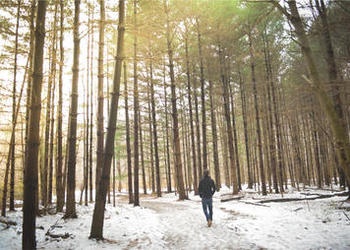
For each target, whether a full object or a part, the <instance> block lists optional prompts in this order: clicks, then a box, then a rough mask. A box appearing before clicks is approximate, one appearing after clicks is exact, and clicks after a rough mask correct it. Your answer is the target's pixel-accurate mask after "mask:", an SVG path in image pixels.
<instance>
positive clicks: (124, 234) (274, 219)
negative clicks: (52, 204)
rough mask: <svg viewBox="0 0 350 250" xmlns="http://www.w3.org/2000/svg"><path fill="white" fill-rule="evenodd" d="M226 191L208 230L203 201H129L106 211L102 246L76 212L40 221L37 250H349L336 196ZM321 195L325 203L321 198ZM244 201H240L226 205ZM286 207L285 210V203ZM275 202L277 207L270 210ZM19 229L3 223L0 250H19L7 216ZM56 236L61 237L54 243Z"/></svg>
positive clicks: (167, 197) (83, 214)
mask: <svg viewBox="0 0 350 250" xmlns="http://www.w3.org/2000/svg"><path fill="white" fill-rule="evenodd" d="M229 193H230V190H228V189H222V190H221V191H220V192H219V193H215V195H214V218H213V225H212V227H210V228H209V227H207V224H206V221H205V217H204V214H203V212H202V207H201V202H200V198H199V197H198V196H194V195H193V194H192V193H191V194H190V195H189V198H190V199H189V200H185V201H178V199H177V196H176V195H175V194H174V193H170V194H163V196H162V197H161V198H156V197H154V196H152V195H147V196H143V197H141V199H140V201H141V206H139V207H134V206H133V205H130V204H128V202H127V196H126V194H119V195H118V196H117V205H116V207H113V206H112V205H110V204H108V205H107V207H106V211H105V222H104V237H105V238H106V240H104V241H95V240H89V239H88V237H89V232H90V227H91V220H92V212H93V207H94V206H93V204H89V205H88V206H81V205H77V212H78V218H77V219H70V220H63V219H62V216H63V214H56V215H47V216H43V217H39V218H38V219H37V232H36V236H37V246H38V249H84V250H87V249H341V250H342V249H350V237H349V235H350V204H349V203H348V202H345V199H346V197H344V196H333V195H336V194H339V193H340V192H336V191H324V190H323V191H322V190H311V189H310V190H303V191H302V192H298V191H296V190H293V191H292V190H289V192H288V193H285V194H284V195H283V197H282V196H281V195H277V194H269V195H267V196H261V195H259V194H258V193H257V192H255V191H253V190H245V191H244V192H242V193H241V194H240V195H239V197H232V196H230V195H228V194H229ZM320 194H322V195H325V196H322V199H310V198H318V197H320ZM228 197H231V198H239V199H233V200H231V199H228ZM284 199H289V201H288V202H282V200H284ZM222 200H224V201H226V202H222ZM273 201H278V202H273ZM6 219H8V220H11V221H13V222H17V225H8V226H6V225H5V224H4V223H0V249H21V231H22V226H21V223H22V212H21V211H20V210H18V211H16V212H8V217H7V218H6ZM48 232H49V234H50V235H52V236H63V237H59V238H54V237H51V236H49V235H48Z"/></svg>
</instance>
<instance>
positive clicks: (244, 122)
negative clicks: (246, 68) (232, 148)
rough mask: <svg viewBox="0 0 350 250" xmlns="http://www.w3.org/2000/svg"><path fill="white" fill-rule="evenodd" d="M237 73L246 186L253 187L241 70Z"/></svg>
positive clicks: (245, 102) (245, 101)
mask: <svg viewBox="0 0 350 250" xmlns="http://www.w3.org/2000/svg"><path fill="white" fill-rule="evenodd" d="M238 74H239V88H240V94H241V102H242V119H243V130H244V146H245V153H246V158H247V172H248V188H253V174H252V167H251V159H250V153H249V136H248V123H247V119H248V117H247V100H246V89H245V86H244V83H243V79H242V74H241V70H240V69H239V71H238Z"/></svg>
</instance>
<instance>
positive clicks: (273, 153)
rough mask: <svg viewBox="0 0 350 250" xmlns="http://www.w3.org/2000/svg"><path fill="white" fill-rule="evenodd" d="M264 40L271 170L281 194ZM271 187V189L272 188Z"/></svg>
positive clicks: (268, 64) (275, 187) (276, 189)
mask: <svg viewBox="0 0 350 250" xmlns="http://www.w3.org/2000/svg"><path fill="white" fill-rule="evenodd" d="M262 39H263V42H264V59H265V70H266V83H267V90H266V91H267V107H268V118H269V119H268V125H267V126H268V128H269V129H268V136H269V155H270V161H269V162H270V164H269V166H270V168H271V172H272V181H273V183H272V186H273V188H274V190H275V192H276V193H279V186H278V180H277V157H276V156H277V152H276V149H277V147H276V145H277V143H276V135H275V129H274V123H273V122H274V119H273V112H274V111H273V109H272V107H273V106H272V93H271V92H272V89H271V88H272V84H271V82H272V71H271V68H270V66H271V65H270V61H269V57H268V53H270V52H269V48H268V41H267V40H268V38H267V37H266V34H263V35H262ZM272 186H270V188H271V187H272Z"/></svg>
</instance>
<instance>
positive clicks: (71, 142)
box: [64, 0, 80, 218]
mask: <svg viewBox="0 0 350 250" xmlns="http://www.w3.org/2000/svg"><path fill="white" fill-rule="evenodd" d="M74 7H75V8H74V24H73V41H74V49H73V67H72V72H73V79H72V89H71V105H70V114H69V125H68V126H69V138H68V145H67V147H68V172H67V204H66V213H65V215H64V217H65V218H76V217H77V214H76V210H75V169H76V144H77V143H76V142H77V115H78V114H77V112H78V111H77V110H78V79H79V54H80V37H79V16H80V0H75V1H74Z"/></svg>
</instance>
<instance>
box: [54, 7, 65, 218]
mask: <svg viewBox="0 0 350 250" xmlns="http://www.w3.org/2000/svg"><path fill="white" fill-rule="evenodd" d="M63 26H64V1H60V64H59V80H58V106H57V163H56V196H57V212H62V211H63V206H64V193H65V192H64V184H63V176H62V174H63V173H62V172H63V164H64V162H63V142H62V104H63V93H62V91H63V62H64V47H63V40H64V37H63V36H64V29H63Z"/></svg>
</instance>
